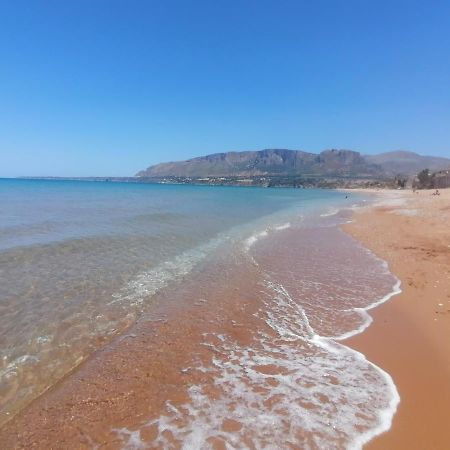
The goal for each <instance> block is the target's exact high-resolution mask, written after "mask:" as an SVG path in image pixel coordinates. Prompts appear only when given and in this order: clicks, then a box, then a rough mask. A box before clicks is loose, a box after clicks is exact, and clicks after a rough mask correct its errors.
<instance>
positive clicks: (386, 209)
mask: <svg viewBox="0 0 450 450" xmlns="http://www.w3.org/2000/svg"><path fill="white" fill-rule="evenodd" d="M378 195H379V196H380V200H381V201H382V202H384V203H385V204H384V205H380V206H377V207H374V208H370V209H364V210H362V211H359V212H357V213H356V214H355V220H354V222H353V223H351V224H348V225H345V227H344V228H345V230H346V231H347V232H350V233H351V234H352V235H353V236H354V237H356V238H357V239H359V240H361V241H362V242H363V243H364V245H366V246H367V247H368V248H370V249H371V250H372V251H373V252H374V253H375V254H377V255H378V256H380V257H381V258H383V259H385V260H386V261H387V262H388V263H389V266H390V269H391V271H392V272H393V273H394V274H396V275H397V276H398V277H399V278H400V279H401V281H402V291H403V292H402V294H400V295H398V296H396V297H394V298H393V299H392V300H390V301H389V302H387V303H385V304H383V305H381V306H380V307H378V308H376V309H374V310H372V311H371V315H372V317H373V319H374V322H373V324H372V325H371V326H370V327H369V328H368V329H367V330H366V331H365V332H364V333H362V334H360V335H357V336H355V337H353V338H351V339H349V340H347V341H346V344H347V345H350V346H351V347H353V348H355V349H357V350H359V351H361V352H363V353H364V354H365V355H366V356H367V358H368V359H369V360H371V361H373V362H374V363H375V364H377V365H378V366H380V367H382V368H383V369H384V370H386V371H387V372H388V373H389V374H390V375H391V376H392V378H393V379H394V382H395V383H396V385H397V388H398V391H399V394H400V397H401V401H400V405H399V407H398V410H397V414H396V415H395V416H394V420H393V424H392V428H391V429H390V430H389V431H388V432H386V433H384V434H382V435H380V436H378V437H377V438H375V439H374V440H373V441H371V442H370V443H369V445H367V447H366V448H368V449H374V450H376V449H380V450H390V449H395V450H402V449H408V450H411V449H418V450H419V449H420V450H424V449H433V450H447V449H449V448H450V427H449V416H450V189H447V190H441V195H440V196H433V195H431V191H421V192H420V193H419V194H413V193H412V192H404V193H403V192H402V193H397V192H390V193H389V192H382V193H378ZM398 197H400V198H403V199H405V202H406V203H405V204H404V205H400V204H395V203H396V201H395V198H398Z"/></svg>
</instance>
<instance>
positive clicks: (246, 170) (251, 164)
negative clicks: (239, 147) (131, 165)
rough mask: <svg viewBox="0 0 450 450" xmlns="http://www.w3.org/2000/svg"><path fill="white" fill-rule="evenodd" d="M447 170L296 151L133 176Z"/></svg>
mask: <svg viewBox="0 0 450 450" xmlns="http://www.w3.org/2000/svg"><path fill="white" fill-rule="evenodd" d="M425 168H428V169H430V170H432V171H436V170H442V169H448V168H450V159H448V158H441V157H434V156H422V155H418V154H417V153H413V152H407V151H394V152H387V153H381V154H378V155H361V154H360V153H359V152H356V151H352V150H335V149H333V150H325V151H323V152H321V153H319V154H316V153H309V152H304V151H300V150H287V149H266V150H259V151H244V152H227V153H215V154H212V155H207V156H200V157H198V158H192V159H188V160H186V161H178V162H166V163H161V164H157V165H154V166H150V167H149V168H147V169H146V170H142V171H140V172H139V173H137V174H136V176H137V177H142V178H163V177H233V176H247V177H248V176H250V177H251V176H266V175H267V176H295V175H298V176H305V177H306V176H311V177H354V178H388V177H393V176H396V175H403V176H412V175H415V174H417V173H418V172H419V171H420V170H423V169H425Z"/></svg>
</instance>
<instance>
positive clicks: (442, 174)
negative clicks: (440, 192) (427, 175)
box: [433, 169, 450, 189]
mask: <svg viewBox="0 0 450 450" xmlns="http://www.w3.org/2000/svg"><path fill="white" fill-rule="evenodd" d="M433 185H434V187H435V188H436V189H443V188H448V187H450V169H448V170H441V171H439V172H436V173H435V174H434V177H433Z"/></svg>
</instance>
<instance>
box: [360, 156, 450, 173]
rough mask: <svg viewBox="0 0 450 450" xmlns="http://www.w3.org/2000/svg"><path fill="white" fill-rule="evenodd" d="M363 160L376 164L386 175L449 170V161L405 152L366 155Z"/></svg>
mask: <svg viewBox="0 0 450 450" xmlns="http://www.w3.org/2000/svg"><path fill="white" fill-rule="evenodd" d="M365 159H366V160H367V161H368V162H370V163H372V164H377V165H379V166H380V167H382V169H383V170H384V172H385V173H386V174H387V175H394V176H395V175H396V174H405V175H414V174H417V173H418V172H420V171H421V170H423V169H430V170H431V171H437V170H443V169H448V168H450V159H448V158H440V157H436V156H422V155H418V154H417V153H413V152H407V151H396V152H387V153H380V154H379V155H367V156H365Z"/></svg>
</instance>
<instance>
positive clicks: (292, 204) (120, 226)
mask: <svg viewBox="0 0 450 450" xmlns="http://www.w3.org/2000/svg"><path fill="white" fill-rule="evenodd" d="M345 204H346V201H345V199H344V196H343V195H342V194H340V193H337V192H330V191H316V190H307V191H304V190H294V189H280V190H268V189H257V188H220V187H194V186H167V185H143V184H142V185H141V184H127V183H95V182H75V181H74V182H71V181H34V180H0V276H1V283H0V312H1V314H0V344H1V345H0V351H1V359H0V377H1V378H0V398H1V400H0V411H1V416H0V423H1V422H4V421H5V420H8V418H10V417H11V416H12V415H13V414H14V413H15V412H17V411H18V410H19V409H20V408H22V407H23V406H24V405H26V404H27V403H29V402H30V400H32V399H33V398H35V397H36V396H37V395H39V394H40V393H41V392H43V391H44V390H46V389H47V388H49V387H50V386H52V385H53V384H54V383H55V382H56V381H57V380H59V379H60V378H61V377H62V376H63V375H64V374H66V373H67V372H68V371H69V370H70V369H71V368H73V367H75V366H76V365H78V364H79V363H80V362H81V361H82V360H84V359H85V358H86V357H87V356H88V355H90V354H91V353H92V352H93V351H94V350H95V349H97V348H99V347H100V346H102V345H104V343H106V342H108V341H109V340H110V339H111V337H112V336H114V335H117V334H118V333H120V331H121V330H124V329H125V328H127V327H128V326H129V325H130V324H132V323H133V322H134V321H135V320H136V319H137V318H139V317H140V316H142V315H143V314H147V313H150V314H151V308H152V299H153V297H154V296H155V295H156V294H157V293H158V292H160V291H162V290H164V289H166V288H167V287H169V286H170V285H171V284H172V283H174V282H179V281H180V280H183V279H188V278H189V277H190V276H191V275H192V273H193V271H194V272H195V268H196V267H197V265H198V264H199V263H200V262H201V261H204V259H205V258H207V257H208V256H209V255H211V254H212V253H213V252H214V251H215V250H216V249H218V248H220V246H223V245H234V243H236V242H238V243H240V242H243V243H246V244H244V247H245V246H249V245H251V243H252V242H253V240H254V239H255V237H254V236H253V235H254V231H255V230H262V232H263V234H264V232H265V231H264V230H266V229H267V228H269V230H270V229H271V228H270V227H271V226H275V227H276V226H277V224H278V225H280V224H281V225H282V224H285V223H286V222H287V221H288V220H289V219H290V218H291V217H294V218H298V217H299V216H300V215H308V214H316V215H317V214H319V212H322V213H323V212H324V211H325V212H326V211H330V208H339V207H341V206H342V205H345ZM235 256H236V258H239V257H241V256H240V255H235Z"/></svg>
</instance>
